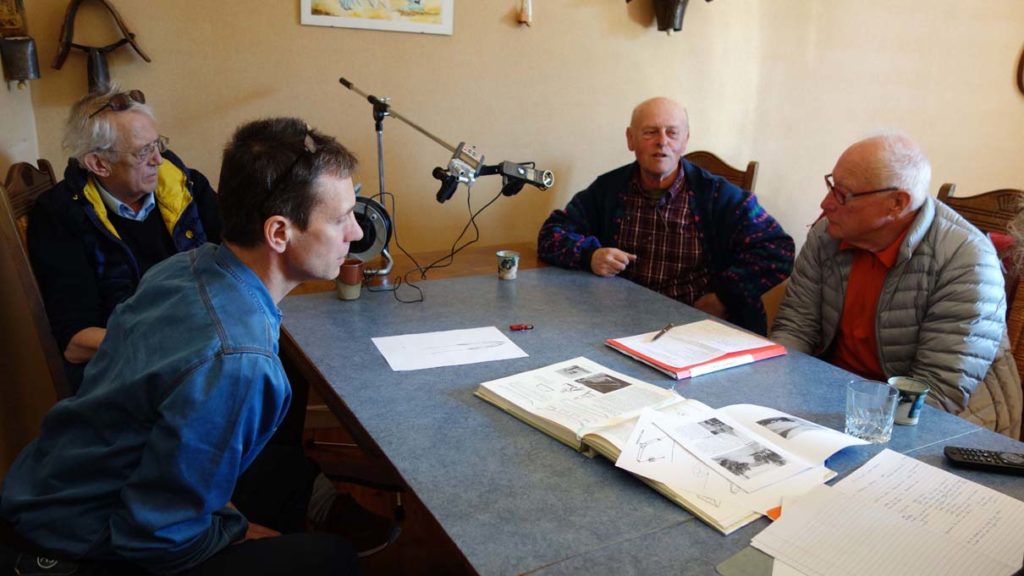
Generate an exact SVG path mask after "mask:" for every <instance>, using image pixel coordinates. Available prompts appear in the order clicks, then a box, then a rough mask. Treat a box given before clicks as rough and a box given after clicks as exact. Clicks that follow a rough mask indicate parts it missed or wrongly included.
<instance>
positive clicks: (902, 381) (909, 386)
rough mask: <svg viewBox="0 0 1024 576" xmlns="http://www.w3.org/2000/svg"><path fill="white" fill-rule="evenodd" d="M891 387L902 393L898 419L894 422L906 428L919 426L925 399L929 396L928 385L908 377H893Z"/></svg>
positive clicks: (897, 406) (897, 410) (897, 411)
mask: <svg viewBox="0 0 1024 576" xmlns="http://www.w3.org/2000/svg"><path fill="white" fill-rule="evenodd" d="M889 385H890V386H892V387H893V388H896V389H897V390H899V391H900V399H899V403H898V404H897V405H896V417H895V418H894V420H893V421H894V422H896V423H897V424H902V425H904V426H913V425H914V424H917V420H918V418H919V417H920V414H921V407H922V406H924V399H925V397H926V396H928V390H929V388H928V385H927V384H925V383H924V382H921V381H920V380H915V379H913V378H909V377H907V376H893V377H892V378H889Z"/></svg>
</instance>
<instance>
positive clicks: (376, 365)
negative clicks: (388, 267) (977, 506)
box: [281, 268, 1024, 574]
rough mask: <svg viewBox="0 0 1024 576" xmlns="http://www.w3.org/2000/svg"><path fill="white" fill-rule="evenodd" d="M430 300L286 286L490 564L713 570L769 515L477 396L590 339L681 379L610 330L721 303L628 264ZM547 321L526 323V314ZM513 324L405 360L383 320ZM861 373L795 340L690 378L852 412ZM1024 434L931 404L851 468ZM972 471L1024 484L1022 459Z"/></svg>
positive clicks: (1000, 442) (620, 362) (312, 347)
mask: <svg viewBox="0 0 1024 576" xmlns="http://www.w3.org/2000/svg"><path fill="white" fill-rule="evenodd" d="M421 286H422V288H423V291H424V295H425V301H424V302H422V303H419V304H401V303H399V302H397V301H396V300H395V299H394V298H393V297H392V296H391V294H389V293H369V292H367V291H365V290H364V291H363V294H362V297H361V298H360V299H358V300H353V301H339V300H338V299H337V298H336V297H335V296H334V294H332V293H321V294H311V295H305V296H293V297H288V298H286V299H285V300H284V301H283V302H282V304H281V309H282V311H283V312H284V326H285V327H286V328H287V329H288V331H289V332H290V333H291V334H292V336H293V337H294V338H295V341H296V342H297V343H298V345H299V346H300V347H301V348H302V349H303V351H304V352H305V353H306V355H307V356H308V357H309V358H310V359H311V360H312V361H313V363H314V364H315V365H316V367H317V368H318V369H319V371H320V372H321V373H322V374H323V375H324V377H325V378H326V379H327V381H328V382H329V383H330V385H331V387H332V389H333V390H334V391H335V392H336V393H337V394H338V396H339V397H340V398H341V399H342V400H343V401H344V402H345V404H346V405H347V406H348V407H349V408H350V409H351V410H352V412H353V413H354V415H355V417H356V418H357V419H358V420H359V423H360V424H361V425H362V426H363V428H365V430H366V431H367V432H368V433H369V434H370V435H371V436H372V437H373V439H374V441H376V443H377V445H378V446H379V447H380V449H381V450H382V451H383V453H384V454H385V455H386V457H387V458H388V459H389V460H390V462H391V463H392V464H393V465H394V467H395V468H396V469H397V470H398V472H399V473H400V474H401V475H402V477H403V479H404V480H405V481H406V482H407V483H408V485H409V487H410V488H411V489H412V490H413V491H414V492H415V493H416V495H417V496H418V497H419V499H420V500H421V501H422V502H423V503H424V505H426V506H427V508H428V509H430V511H431V513H432V514H433V515H434V517H435V518H436V519H437V520H438V522H439V523H440V524H441V526H442V527H443V528H444V530H445V531H446V532H447V534H448V535H449V537H450V538H451V539H452V541H453V542H454V543H455V544H456V545H457V546H458V547H459V549H460V550H461V551H462V553H463V554H464V555H465V557H466V559H467V560H468V561H469V563H470V564H471V565H472V566H473V567H474V568H475V569H476V570H477V571H478V572H479V573H481V574H519V573H525V572H531V573H543V574H581V573H599V574H601V573H618V574H626V573H629V574H665V573H675V574H679V573H693V574H712V573H714V566H715V565H717V564H718V563H720V562H722V561H723V560H725V559H727V558H728V557H729V556H731V555H732V554H734V553H736V552H737V551H739V550H740V549H742V548H743V547H744V546H746V545H747V544H748V543H749V542H750V538H751V537H752V536H754V535H755V534H756V533H757V532H759V531H760V530H762V529H763V528H764V527H765V526H767V522H768V521H767V520H765V519H761V520H758V521H756V522H754V523H752V524H751V525H748V526H747V527H745V528H743V529H741V530H738V531H737V532H735V533H733V534H731V535H729V536H723V535H721V534H720V533H718V532H717V531H715V530H714V529H712V528H710V527H708V526H706V525H705V524H703V523H702V522H701V521H699V520H697V519H695V518H694V517H693V516H691V515H690V514H689V513H688V512H686V511H685V510H683V509H681V508H679V507H678V506H676V505H675V504H673V503H671V502H669V501H668V500H667V499H665V498H663V497H662V496H660V495H659V494H657V493H656V492H654V491H653V490H651V489H650V488H649V487H647V486H646V485H645V484H643V483H642V482H640V481H639V480H637V479H636V478H634V477H633V476H631V475H630V474H629V473H627V472H625V471H622V470H619V469H617V468H615V466H614V465H613V464H612V463H611V462H608V461H606V460H604V459H602V458H594V459H591V458H587V457H585V456H583V455H581V454H579V453H576V452H574V451H573V450H571V449H570V448H568V447H566V446H565V445H563V444H560V443H559V442H557V441H556V440H554V439H552V438H550V437H548V436H547V435H545V434H543V433H542V432H539V431H537V430H535V429H533V428H532V427H530V426H527V425H526V424H524V423H522V422H520V421H519V420H517V419H515V418H513V417H511V416H509V415H508V414H506V413H505V412H502V411H501V410H499V409H497V408H495V407H494V406H492V405H490V404H488V403H486V402H484V401H482V400H480V399H478V398H476V397H475V396H473V391H474V390H475V389H476V387H477V385H478V384H480V383H481V382H485V381H488V380H493V379H495V378H500V377H503V376H509V375H512V374H516V373H519V372H524V371H527V370H532V369H535V368H540V367H542V366H546V365H548V364H553V363H555V362H560V361H562V360H567V359H569V358H573V357H575V356H586V357H588V358H590V359H591V360H594V361H595V362H598V363H600V364H603V365H605V366H607V367H609V368H611V369H613V370H617V371H619V372H623V373H625V374H629V375H631V376H634V377H637V378H640V379H642V380H645V381H647V382H651V383H653V384H657V385H660V386H663V387H666V388H670V387H672V386H673V385H674V384H675V381H674V380H672V379H670V378H669V377H667V376H665V375H663V374H662V373H661V372H658V371H656V370H654V369H652V368H650V367H648V366H646V365H644V364H641V363H639V362H636V361H634V360H632V359H630V358H628V357H626V356H624V355H622V354H619V353H618V352H615V351H613V350H612V349H610V348H608V347H607V346H605V345H604V341H605V339H607V338H611V337H619V336H629V335H633V334H639V333H642V332H647V331H651V330H655V329H657V328H659V327H661V326H664V325H665V324H666V323H667V322H673V323H675V324H682V323H685V322H691V321H695V320H699V319H703V318H705V317H706V316H705V315H704V314H703V313H701V312H699V311H697V310H695V309H693V308H690V307H688V306H685V305H682V304H679V303H678V302H675V301H673V300H671V299H668V298H665V297H663V296H661V295H660V294H657V293H655V292H652V291H649V290H647V289H644V288H641V287H639V286H637V285H635V284H633V283H631V282H629V281H627V280H623V279H619V278H611V279H603V278H598V277H596V276H594V275H591V274H586V273H581V272H572V271H566V270H561V269H558V268H542V269H537V270H526V271H520V272H519V278H518V279H517V280H514V281H499V280H498V279H497V278H496V276H475V277H468V278H457V279H451V280H437V281H430V282H425V283H423V284H422V285H421ZM520 322H522V323H530V324H533V325H534V329H533V330H529V331H523V332H510V331H509V330H508V326H509V324H513V323H520ZM481 326H497V327H498V328H499V329H500V330H502V331H503V332H505V333H506V334H508V335H509V337H510V338H511V339H512V340H513V341H514V342H515V343H516V344H517V345H519V346H520V347H521V348H522V349H523V350H524V351H525V352H526V353H527V354H528V355H529V356H528V357H526V358H519V359H513V360H504V361H499V362H485V363H479V364H470V365H464V366H451V367H444V368H432V369H426V370H418V371H412V372H394V371H392V370H391V368H390V367H389V366H388V364H387V362H386V361H385V360H384V358H383V356H381V355H380V353H379V352H378V351H377V349H376V347H375V346H374V345H373V342H372V341H371V340H370V339H371V338H372V337H377V336H393V335H399V334H409V333H418V332H432V331H438V330H453V329H462V328H476V327H481ZM851 378H852V376H851V375H850V374H849V373H847V372H845V371H843V370H841V369H839V368H836V367H834V366H831V365H829V364H827V363H824V362H821V361H819V360H817V359H815V358H812V357H810V356H807V355H804V354H800V353H796V352H791V353H789V354H787V355H786V356H782V357H778V358H772V359H768V360H764V361H761V362H757V363H755V364H751V365H747V366H740V367H737V368H732V369H729V370H725V371H722V372H717V373H713V374H707V375H704V376H700V377H698V378H693V379H690V380H683V381H681V382H679V384H678V388H677V389H678V390H679V392H680V394H682V395H683V396H685V397H688V398H696V399H698V400H700V401H702V402H705V403H706V404H709V405H710V406H712V407H720V406H726V405H729V404H736V403H753V404H761V405H764V406H770V407H773V408H777V409H779V410H783V411H785V412H788V413H790V414H793V415H795V416H799V417H802V418H806V419H808V420H811V421H814V422H817V423H819V424H822V425H825V426H829V427H831V428H835V429H839V430H841V429H842V428H843V424H844V422H843V419H844V416H843V413H844V403H845V396H844V394H845V391H844V386H843V384H845V383H846V382H847V381H848V380H850V379H851ZM946 444H957V445H967V446H977V447H996V448H999V449H1006V450H1016V451H1024V444H1021V443H1019V442H1016V441H1013V440H1010V439H1008V438H1005V437H1003V436H1000V435H998V434H994V433H992V432H989V431H987V430H984V429H981V428H979V427H977V426H975V425H973V424H971V423H969V422H966V421H964V420H962V419H960V418H957V417H955V416H952V415H949V414H947V413H944V412H941V411H938V410H935V409H932V408H931V407H927V406H926V407H925V412H924V413H923V414H922V417H921V421H920V423H919V424H918V425H917V426H912V427H906V426H897V427H896V429H895V430H894V432H893V437H892V440H890V442H889V443H887V444H886V445H871V446H863V447H853V448H848V449H846V450H844V451H842V452H840V453H838V454H837V455H835V456H833V457H832V458H831V459H829V461H828V462H827V465H828V466H829V467H830V468H832V469H834V470H836V471H838V472H839V473H840V477H842V476H843V475H845V474H846V473H848V472H850V471H851V470H853V469H855V468H856V467H858V466H860V465H861V464H863V463H864V462H866V461H867V460H868V459H870V458H871V457H872V456H874V455H875V454H877V453H878V452H879V451H881V450H882V448H885V447H888V448H891V449H893V450H896V451H898V452H902V453H905V454H909V455H912V456H914V457H917V458H919V459H921V460H923V461H925V462H928V463H929V464H933V465H936V466H939V467H942V468H947V469H948V467H947V466H946V464H945V463H944V461H943V457H942V447H943V446H945V445H946ZM956 473H957V474H960V475H962V476H965V477H968V478H970V479H971V480H974V481H977V482H980V483H982V484H985V485H988V486H991V487H992V488H994V489H996V490H999V491H1001V492H1004V493H1006V494H1009V495H1012V496H1014V497H1016V498H1020V499H1024V482H1022V481H1021V480H1020V478H1019V477H1017V478H1015V477H1010V476H1000V475H996V474H990V473H982V472H965V471H962V470H957V471H956Z"/></svg>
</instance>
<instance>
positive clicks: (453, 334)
mask: <svg viewBox="0 0 1024 576" xmlns="http://www.w3.org/2000/svg"><path fill="white" fill-rule="evenodd" d="M372 340H373V343H374V345H375V346H377V350H379V351H380V353H381V354H382V355H384V359H385V360H387V361H388V365H390V366H391V369H392V370H394V371H396V372H402V371H405V370H421V369H423V368H437V367H439V366H459V365H462V364H476V363H477V362H490V361H492V360H508V359H510V358H525V357H526V356H527V354H526V352H523V350H522V348H520V347H519V346H516V345H515V343H514V342H512V341H511V340H509V338H508V336H506V335H505V334H503V333H502V332H501V331H500V330H498V329H497V328H496V327H494V326H487V327H485V328H467V329H464V330H446V331H443V332H424V333H422V334H403V335H401V336H382V337H378V338H373V339H372Z"/></svg>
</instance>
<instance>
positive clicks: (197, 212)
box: [28, 88, 221, 389]
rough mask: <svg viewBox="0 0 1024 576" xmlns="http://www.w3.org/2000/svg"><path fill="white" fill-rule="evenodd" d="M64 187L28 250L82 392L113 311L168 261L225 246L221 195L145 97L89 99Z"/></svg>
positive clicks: (35, 214) (37, 224)
mask: <svg viewBox="0 0 1024 576" xmlns="http://www.w3.org/2000/svg"><path fill="white" fill-rule="evenodd" d="M64 148H65V149H66V150H67V152H68V153H69V154H70V156H71V160H70V161H69V162H68V167H67V170H65V171H64V180H63V181H61V182H60V183H59V184H58V185H57V186H55V187H54V188H53V189H51V190H49V191H47V192H46V193H44V194H43V195H42V196H40V198H39V200H38V201H37V202H36V205H35V207H34V208H33V210H32V212H31V213H30V214H29V226H28V249H29V255H30V256H31V258H32V267H33V270H34V271H35V274H36V278H37V279H38V280H39V287H40V290H41V291H42V295H43V300H44V302H45V305H46V313H47V316H48V317H49V320H50V328H51V330H52V331H53V335H54V337H55V338H56V340H57V344H58V346H59V347H60V349H61V350H62V351H63V352H64V359H65V368H66V372H67V374H68V380H69V381H70V384H71V386H72V388H73V389H77V388H78V385H79V383H80V382H81V378H82V373H83V371H84V367H85V363H86V362H88V361H89V359H90V358H92V357H93V355H94V354H96V350H97V349H98V348H99V345H100V343H101V342H102V341H103V338H104V336H105V335H106V326H107V319H108V318H110V315H111V313H112V312H113V311H114V308H115V307H116V306H117V305H118V304H120V303H121V302H123V301H125V300H126V299H128V297H129V296H131V295H132V294H134V293H135V288H136V287H137V286H138V285H139V280H140V278H141V277H142V275H143V274H144V273H145V272H146V271H147V270H149V268H150V267H151V266H153V265H154V264H156V263H158V262H161V261H163V260H164V259H165V258H167V257H169V256H172V255H174V254H177V253H178V252H184V251H186V250H191V249H192V248H196V247H199V246H201V245H202V244H203V243H205V242H207V241H209V242H220V227H221V222H220V216H219V215H218V211H217V205H216V195H215V194H214V191H213V188H211V187H210V183H209V182H208V181H207V179H206V177H205V176H203V175H202V174H201V173H200V172H199V171H198V170H193V169H191V168H188V167H187V166H185V163H184V162H182V161H181V159H180V158H178V157H177V156H175V155H174V154H173V153H171V152H170V151H169V150H168V149H167V139H166V138H165V137H163V136H161V135H160V134H159V132H157V124H156V119H155V117H154V114H153V110H152V108H150V107H149V105H147V104H146V97H145V96H144V95H143V93H142V92H141V91H139V90H129V91H127V92H122V91H120V90H118V89H117V88H112V89H111V90H109V91H107V92H105V93H96V94H89V95H88V96H86V97H84V98H82V99H81V100H79V101H78V102H77V103H76V104H75V105H74V107H72V109H71V114H70V116H69V118H68V122H67V126H66V127H65V132H64Z"/></svg>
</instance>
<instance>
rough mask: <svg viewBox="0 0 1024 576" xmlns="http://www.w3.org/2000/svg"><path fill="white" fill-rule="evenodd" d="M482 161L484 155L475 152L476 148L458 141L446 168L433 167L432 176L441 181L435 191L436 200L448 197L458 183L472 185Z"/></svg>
mask: <svg viewBox="0 0 1024 576" xmlns="http://www.w3.org/2000/svg"><path fill="white" fill-rule="evenodd" d="M483 163H484V157H483V155H481V154H478V153H477V151H476V148H474V147H472V146H466V143H465V142H459V145H458V147H457V148H455V152H454V153H453V154H452V158H451V160H449V161H448V170H445V169H444V168H441V167H440V166H438V167H437V168H434V172H433V176H434V178H436V179H438V180H440V181H441V189H440V190H438V191H437V201H438V202H440V203H442V204H443V203H444V202H445V201H447V200H448V199H450V198H451V197H452V196H453V195H454V194H455V190H456V189H457V188H458V187H459V184H460V183H464V184H470V185H472V184H473V182H475V181H476V177H477V176H479V175H480V168H481V167H482V166H483Z"/></svg>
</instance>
